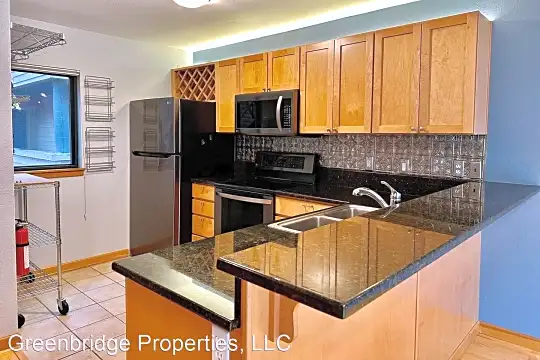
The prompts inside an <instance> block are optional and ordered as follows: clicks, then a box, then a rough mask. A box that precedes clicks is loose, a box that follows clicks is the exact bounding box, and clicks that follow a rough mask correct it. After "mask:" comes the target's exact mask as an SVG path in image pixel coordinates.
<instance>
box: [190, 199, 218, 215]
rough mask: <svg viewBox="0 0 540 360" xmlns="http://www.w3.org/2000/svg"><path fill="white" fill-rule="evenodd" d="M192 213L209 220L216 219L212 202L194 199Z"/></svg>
mask: <svg viewBox="0 0 540 360" xmlns="http://www.w3.org/2000/svg"><path fill="white" fill-rule="evenodd" d="M191 209H192V210H191V211H192V212H193V214H196V215H201V216H206V217H209V218H213V217H214V203H213V202H210V201H204V200H198V199H193V200H192V201H191Z"/></svg>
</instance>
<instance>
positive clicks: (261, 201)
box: [216, 192, 272, 205]
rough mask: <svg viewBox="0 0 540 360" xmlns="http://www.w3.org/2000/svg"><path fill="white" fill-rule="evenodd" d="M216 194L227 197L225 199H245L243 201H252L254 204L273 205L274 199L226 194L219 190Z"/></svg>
mask: <svg viewBox="0 0 540 360" xmlns="http://www.w3.org/2000/svg"><path fill="white" fill-rule="evenodd" d="M216 195H218V196H221V197H222V198H225V199H231V200H238V201H243V202H247V203H252V204H262V205H272V200H268V199H257V198H250V197H247V196H240V195H233V194H224V193H222V192H217V193H216Z"/></svg>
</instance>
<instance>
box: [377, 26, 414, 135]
mask: <svg viewBox="0 0 540 360" xmlns="http://www.w3.org/2000/svg"><path fill="white" fill-rule="evenodd" d="M421 33H422V25H421V24H414V25H407V26H401V27H397V28H392V29H387V30H381V31H377V32H376V33H375V60H374V78H373V132H374V133H411V132H413V133H416V132H417V130H418V98H419V82H420V42H421Z"/></svg>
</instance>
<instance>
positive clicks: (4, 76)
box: [0, 0, 17, 338]
mask: <svg viewBox="0 0 540 360" xmlns="http://www.w3.org/2000/svg"><path fill="white" fill-rule="evenodd" d="M9 24H10V23H9V0H0V338H2V337H4V336H8V335H11V334H13V333H15V331H17V322H16V319H17V316H16V315H17V300H16V299H17V291H16V284H15V246H14V243H15V241H14V220H13V219H14V208H13V143H12V139H13V137H12V133H11V85H10V83H11V73H10V66H11V65H10V62H11V59H10V55H9V53H10V51H9V48H10V40H9V39H10V35H9V32H10V25H9Z"/></svg>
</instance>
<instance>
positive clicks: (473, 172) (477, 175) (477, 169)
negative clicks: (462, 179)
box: [469, 161, 482, 179]
mask: <svg viewBox="0 0 540 360" xmlns="http://www.w3.org/2000/svg"><path fill="white" fill-rule="evenodd" d="M469 174H470V175H469V177H470V178H471V179H481V178H482V162H481V161H471V164H470V165H469Z"/></svg>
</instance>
